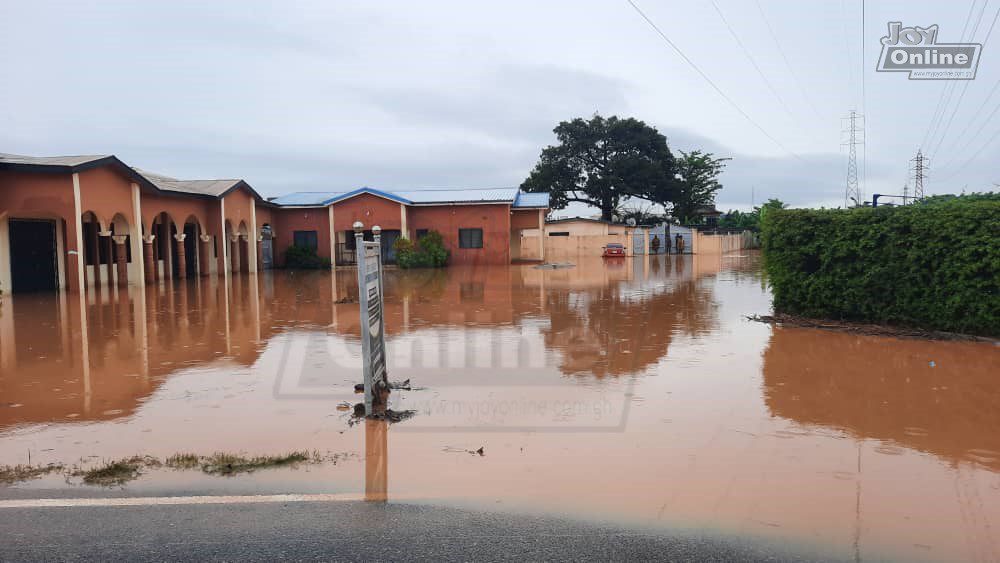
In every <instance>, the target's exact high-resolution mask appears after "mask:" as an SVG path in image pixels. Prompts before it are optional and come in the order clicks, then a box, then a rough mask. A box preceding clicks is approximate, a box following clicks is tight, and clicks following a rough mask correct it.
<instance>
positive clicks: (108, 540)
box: [0, 502, 821, 561]
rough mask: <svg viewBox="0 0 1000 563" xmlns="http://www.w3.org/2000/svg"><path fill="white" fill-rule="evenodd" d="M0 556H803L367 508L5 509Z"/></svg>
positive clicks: (699, 539)
mask: <svg viewBox="0 0 1000 563" xmlns="http://www.w3.org/2000/svg"><path fill="white" fill-rule="evenodd" d="M0 538H3V539H2V541H0V560H2V561H53V560H59V561H78V560H79V561H138V560H156V561H182V560H183V561H190V560H216V561H223V560H224V561H273V560H294V561H329V560H368V561H370V560H417V559H420V560H428V559H431V560H449V561H459V560H462V561H469V560H477V561H485V560H510V559H517V560H562V561H568V560H575V561H579V560H602V561H607V560H670V561H803V560H821V559H820V558H817V557H816V555H815V554H803V553H795V552H792V551H791V550H789V549H786V548H784V547H782V546H777V545H764V544H760V543H753V542H750V541H747V540H740V539H732V538H720V537H712V536H707V535H695V534H689V533H683V534H675V535H670V534H663V533H659V532H656V533H653V532H648V533H647V532H636V531H634V530H632V531H630V530H626V529H621V528H615V527H608V526H597V525H589V524H581V523H575V522H571V521H566V520H558V519H550V518H540V517H535V516H522V515H511V514H504V513H481V512H472V511H465V510H456V509H448V508H437V507H428V506H416V505H405V504H371V503H363V502H303V503H288V504H280V503H275V504H242V505H227V504H220V505H171V506H137V507H73V508H4V509H0Z"/></svg>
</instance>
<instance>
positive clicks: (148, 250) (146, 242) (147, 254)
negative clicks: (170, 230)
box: [142, 235, 156, 283]
mask: <svg viewBox="0 0 1000 563" xmlns="http://www.w3.org/2000/svg"><path fill="white" fill-rule="evenodd" d="M155 238H156V235H146V236H144V237H142V269H143V271H144V272H145V274H146V283H153V282H155V281H156V267H155V266H154V265H153V240H154V239H155Z"/></svg>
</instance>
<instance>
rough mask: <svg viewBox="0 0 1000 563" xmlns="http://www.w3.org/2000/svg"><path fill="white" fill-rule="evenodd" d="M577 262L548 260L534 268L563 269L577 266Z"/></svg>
mask: <svg viewBox="0 0 1000 563" xmlns="http://www.w3.org/2000/svg"><path fill="white" fill-rule="evenodd" d="M575 267H576V264H573V263H571V262H546V263H545V264H539V265H537V266H535V267H534V268H535V269H536V270H562V269H565V268H575Z"/></svg>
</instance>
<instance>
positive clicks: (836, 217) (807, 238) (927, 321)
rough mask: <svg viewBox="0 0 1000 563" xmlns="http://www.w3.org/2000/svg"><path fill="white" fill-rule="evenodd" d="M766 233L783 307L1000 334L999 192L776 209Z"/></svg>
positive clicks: (767, 258) (777, 302) (770, 269)
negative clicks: (907, 201)
mask: <svg viewBox="0 0 1000 563" xmlns="http://www.w3.org/2000/svg"><path fill="white" fill-rule="evenodd" d="M762 242H763V248H764V262H765V267H766V270H767V274H768V278H769V282H770V284H771V287H772V291H773V294H774V309H775V311H776V312H782V313H791V314H796V315H803V316H808V317H816V318H829V319H840V320H852V321H864V322H874V323H883V324H896V325H904V326H913V327H920V328H925V329H934V330H944V331H953V332H963V333H969V334H980V335H986V336H1000V194H975V195H969V196H960V197H954V196H950V197H935V198H929V199H927V200H924V201H922V202H920V203H916V204H913V205H907V206H903V207H879V208H876V209H872V208H870V207H864V208H856V209H849V210H840V209H819V210H814V209H784V210H776V211H773V212H771V213H768V215H767V217H766V219H765V220H764V224H763V225H762Z"/></svg>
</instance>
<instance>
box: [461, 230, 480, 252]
mask: <svg viewBox="0 0 1000 563" xmlns="http://www.w3.org/2000/svg"><path fill="white" fill-rule="evenodd" d="M458 247H459V248H482V247H483V230H482V229H459V230H458Z"/></svg>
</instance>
